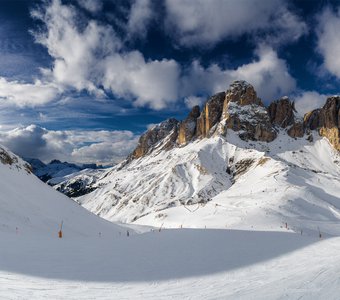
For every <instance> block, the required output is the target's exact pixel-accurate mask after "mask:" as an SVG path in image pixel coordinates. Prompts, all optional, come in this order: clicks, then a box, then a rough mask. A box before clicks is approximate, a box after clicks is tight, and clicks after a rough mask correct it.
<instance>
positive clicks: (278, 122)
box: [268, 97, 304, 138]
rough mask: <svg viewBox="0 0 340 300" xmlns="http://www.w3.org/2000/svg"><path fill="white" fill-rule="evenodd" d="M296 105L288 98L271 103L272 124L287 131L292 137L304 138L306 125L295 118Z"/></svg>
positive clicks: (270, 115)
mask: <svg viewBox="0 0 340 300" xmlns="http://www.w3.org/2000/svg"><path fill="white" fill-rule="evenodd" d="M295 112H296V110H295V105H294V102H293V101H290V100H289V98H288V97H283V98H281V99H280V100H277V101H274V102H272V103H270V105H269V107H268V113H269V117H270V122H271V123H272V124H273V125H274V126H276V127H281V128H284V129H287V133H288V135H289V136H290V137H293V138H297V137H303V135H304V125H303V121H302V120H299V119H298V118H296V116H295Z"/></svg>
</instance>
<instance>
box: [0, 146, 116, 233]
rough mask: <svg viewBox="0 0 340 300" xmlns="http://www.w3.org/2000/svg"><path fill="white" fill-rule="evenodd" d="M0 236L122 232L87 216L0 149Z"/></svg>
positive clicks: (82, 210) (26, 167)
mask: <svg viewBox="0 0 340 300" xmlns="http://www.w3.org/2000/svg"><path fill="white" fill-rule="evenodd" d="M0 178H1V181H0V190H1V193H0V208H1V209H0V233H1V234H3V233H5V234H7V233H9V234H11V233H12V234H20V235H23V236H29V235H34V236H40V237H43V236H45V237H46V236H48V237H50V238H55V237H57V232H58V230H59V226H60V225H61V222H63V231H64V235H65V238H68V237H77V236H78V237H79V236H82V237H87V236H97V235H98V232H102V233H103V234H104V233H106V234H112V233H113V232H118V231H120V230H122V229H121V228H120V227H119V226H117V225H114V224H112V223H110V222H107V221H105V220H103V219H101V218H99V217H97V216H95V215H94V214H92V213H90V212H88V211H87V210H86V209H84V208H82V207H81V206H79V205H78V204H76V203H75V202H74V201H72V200H71V199H69V198H67V197H66V196H64V195H63V194H61V193H59V192H57V191H55V190H54V189H53V188H52V187H50V186H48V185H47V184H44V183H43V182H42V181H41V180H39V179H38V178H37V177H36V176H35V175H33V174H32V169H31V167H30V165H29V164H27V163H26V162H25V161H23V160H22V159H21V158H19V157H18V156H16V155H14V154H13V153H11V152H10V151H9V150H8V149H6V148H5V147H3V146H0Z"/></svg>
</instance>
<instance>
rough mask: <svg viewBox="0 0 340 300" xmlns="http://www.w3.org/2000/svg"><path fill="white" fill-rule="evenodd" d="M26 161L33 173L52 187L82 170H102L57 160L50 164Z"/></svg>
mask: <svg viewBox="0 0 340 300" xmlns="http://www.w3.org/2000/svg"><path fill="white" fill-rule="evenodd" d="M25 161H27V162H28V163H29V164H30V165H31V166H32V170H33V173H34V174H35V175H36V176H38V177H39V178H40V179H41V180H42V181H44V182H47V183H48V184H49V185H52V186H53V185H55V184H57V183H60V182H62V181H64V180H65V177H66V176H68V175H70V174H73V173H78V172H79V171H81V170H84V169H89V170H96V169H101V168H102V167H101V166H97V165H96V164H84V165H76V164H73V163H69V162H61V161H60V160H57V159H54V160H52V161H51V162H49V163H48V164H45V163H43V162H42V161H41V160H39V159H37V158H25Z"/></svg>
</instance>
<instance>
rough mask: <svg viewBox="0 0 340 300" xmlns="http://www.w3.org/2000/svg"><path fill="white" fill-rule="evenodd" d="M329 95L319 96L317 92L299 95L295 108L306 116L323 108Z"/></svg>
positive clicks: (306, 92)
mask: <svg viewBox="0 0 340 300" xmlns="http://www.w3.org/2000/svg"><path fill="white" fill-rule="evenodd" d="M327 97H328V95H323V94H319V93H318V92H315V91H304V92H301V93H300V94H298V95H297V96H296V97H295V98H294V101H295V108H296V110H297V111H298V112H299V113H300V115H304V114H305V113H307V112H309V111H312V110H314V109H317V108H320V107H322V106H323V105H324V104H325V103H326V99H327Z"/></svg>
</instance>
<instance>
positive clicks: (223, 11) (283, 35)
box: [165, 0, 307, 46]
mask: <svg viewBox="0 0 340 300" xmlns="http://www.w3.org/2000/svg"><path fill="white" fill-rule="evenodd" d="M165 6H166V13H167V16H166V24H167V28H168V32H169V33H170V35H171V36H173V37H174V38H175V39H177V40H178V41H179V43H180V44H181V45H184V46H196V45H202V46H209V45H214V44H216V43H218V42H220V41H221V40H223V39H225V38H236V37H239V36H241V35H243V34H245V33H250V34H257V33H261V34H262V35H263V33H265V36H266V37H267V40H268V41H271V42H272V43H278V42H292V41H294V40H297V39H298V38H299V37H300V36H302V35H303V34H304V33H306V31H307V26H306V24H305V23H304V22H303V21H301V20H300V18H299V17H298V16H297V15H295V14H294V13H293V12H291V11H290V10H289V9H288V8H287V4H286V3H285V2H283V1H280V0H253V1H246V0H228V1H224V0H210V1H207V0H166V2H165Z"/></svg>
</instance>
